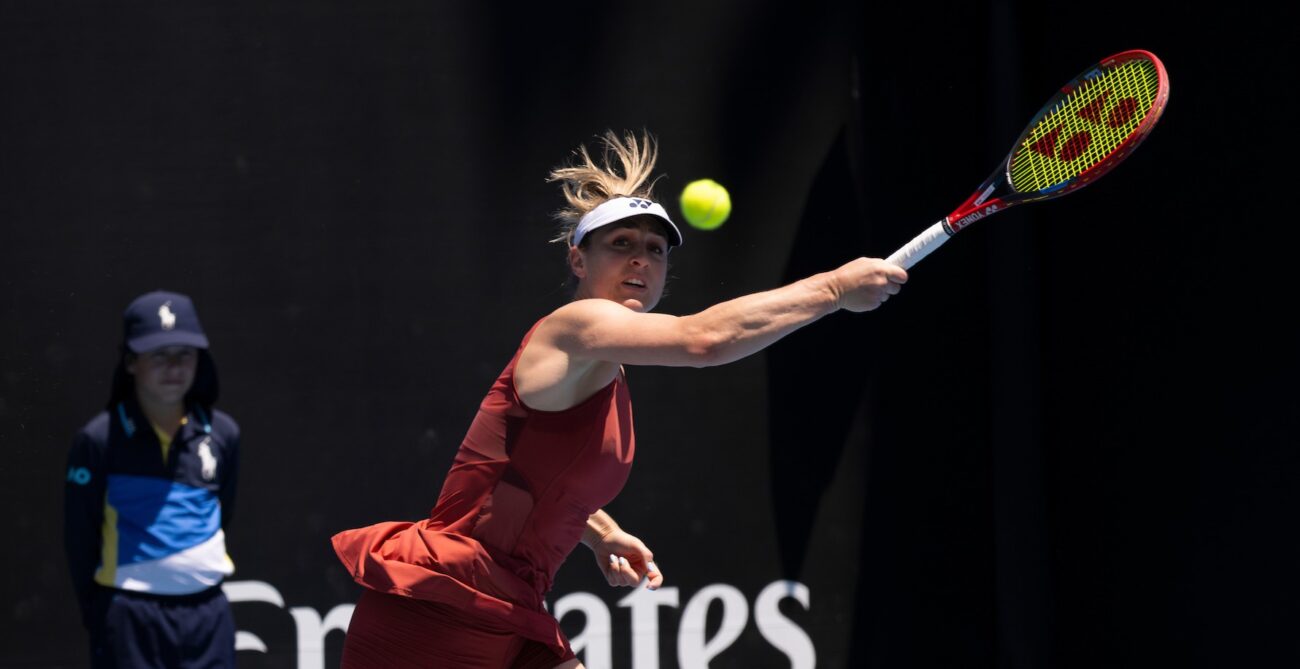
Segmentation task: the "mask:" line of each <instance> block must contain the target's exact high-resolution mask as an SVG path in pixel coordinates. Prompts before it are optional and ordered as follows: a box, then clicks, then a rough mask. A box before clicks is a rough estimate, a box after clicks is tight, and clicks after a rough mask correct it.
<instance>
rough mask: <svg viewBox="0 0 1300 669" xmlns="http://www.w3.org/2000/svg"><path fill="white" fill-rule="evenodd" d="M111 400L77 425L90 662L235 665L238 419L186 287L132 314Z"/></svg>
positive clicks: (73, 543) (73, 457)
mask: <svg viewBox="0 0 1300 669" xmlns="http://www.w3.org/2000/svg"><path fill="white" fill-rule="evenodd" d="M123 326H124V335H123V344H122V349H121V355H120V357H119V359H118V363H117V369H116V371H115V372H114V376H113V387H112V391H111V394H110V396H109V400H108V405H107V406H106V407H105V410H104V411H102V412H100V413H99V415H97V416H95V417H94V418H92V419H91V420H90V422H88V423H86V425H85V426H84V427H82V428H81V430H80V431H79V432H78V433H77V436H76V438H75V440H74V441H73V444H72V449H71V451H70V453H69V455H68V468H67V480H66V483H65V485H64V507H65V508H64V547H65V550H66V552H67V559H68V568H69V571H70V574H71V576H72V584H73V587H74V589H75V591H76V594H77V601H78V604H79V605H80V607H81V616H82V620H83V622H84V624H85V626H86V629H87V631H88V632H89V633H90V647H91V666H93V667H131V668H147V667H160V668H161V667H168V668H176V667H186V668H189V667H233V666H235V624H234V619H233V618H232V616H231V612H230V603H229V602H228V601H227V600H226V598H225V595H224V594H222V591H221V583H222V581H223V580H224V579H225V578H226V577H228V576H230V575H231V574H232V573H233V572H234V564H233V563H232V562H231V559H230V556H229V555H227V553H226V528H227V527H229V525H230V519H231V515H232V511H233V510H234V499H235V488H236V481H237V475H238V471H239V426H238V425H237V424H236V423H235V421H234V420H233V419H232V418H231V417H230V416H228V415H226V414H225V413H223V412H221V411H217V410H216V409H214V408H213V405H214V404H215V403H216V401H217V373H216V367H215V365H214V364H213V362H212V356H211V355H210V354H209V352H208V338H207V336H206V335H205V334H204V332H203V328H202V326H201V325H200V324H199V318H198V313H197V312H196V311H195V309H194V304H193V302H192V301H191V300H190V298H189V297H187V296H185V295H181V294H178V293H170V292H162V291H158V292H153V293H148V294H146V295H142V296H140V297H138V298H136V299H135V300H134V301H133V302H131V304H130V306H128V307H127V309H126V312H125V313H124V314H123Z"/></svg>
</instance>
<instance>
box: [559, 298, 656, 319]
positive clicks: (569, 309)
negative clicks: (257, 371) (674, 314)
mask: <svg viewBox="0 0 1300 669" xmlns="http://www.w3.org/2000/svg"><path fill="white" fill-rule="evenodd" d="M631 313H636V312H635V311H633V310H631V309H629V308H627V307H625V306H623V305H621V304H619V303H617V302H614V301H613V300H605V299H601V298H596V297H593V298H588V299H583V300H574V301H572V302H570V303H568V304H566V305H564V306H562V307H560V308H559V309H556V310H555V311H553V312H551V316H550V317H549V318H547V319H546V320H547V322H548V323H549V322H552V321H554V322H556V323H583V322H588V321H592V320H600V319H604V318H609V317H611V316H617V315H622V314H631Z"/></svg>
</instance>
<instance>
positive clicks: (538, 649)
mask: <svg viewBox="0 0 1300 669" xmlns="http://www.w3.org/2000/svg"><path fill="white" fill-rule="evenodd" d="M602 140H603V145H604V151H603V152H602V156H601V157H602V160H601V161H599V163H598V162H597V161H596V160H593V158H592V156H591V154H590V153H589V152H588V150H587V148H586V147H585V146H584V147H580V148H579V149H578V151H577V152H576V154H575V158H576V160H575V161H574V162H573V163H572V164H569V165H566V166H563V167H560V168H558V169H556V170H554V171H553V172H552V173H551V180H552V181H557V182H559V183H560V184H561V188H562V190H563V192H564V196H565V198H566V199H567V201H568V207H567V208H566V209H564V210H562V211H561V212H559V214H558V217H559V218H560V220H561V222H562V224H563V226H562V231H563V232H562V234H561V235H560V236H559V237H558V238H557V241H562V242H564V243H565V244H566V246H567V249H568V264H569V268H570V270H571V272H572V274H573V277H574V279H575V281H576V289H575V294H574V299H573V300H572V301H571V302H569V303H568V304H566V305H564V306H562V307H560V308H559V309H556V310H555V311H554V312H552V313H550V314H548V315H546V316H544V317H543V318H542V319H541V320H539V321H537V322H536V324H534V325H533V326H532V328H531V329H529V331H528V332H527V333H526V334H525V335H524V336H523V340H522V341H521V342H520V345H519V349H518V350H517V351H516V353H515V355H514V357H512V358H511V359H510V362H509V363H508V364H507V365H506V367H505V369H504V370H503V371H502V372H501V375H500V376H499V377H498V378H497V380H496V382H495V383H494V384H493V386H492V388H491V389H490V390H489V391H488V394H487V396H486V397H485V398H484V399H483V402H482V404H481V405H480V407H479V412H478V415H477V417H476V418H475V419H474V421H473V423H472V424H471V425H470V427H469V431H468V432H467V434H466V435H465V440H464V442H463V443H462V444H461V447H460V450H459V451H458V453H457V455H456V458H455V460H454V462H453V464H452V467H451V470H450V471H449V472H448V473H447V476H446V479H445V481H444V483H443V488H442V494H441V495H440V497H439V498H438V501H437V504H436V505H435V506H434V508H433V510H432V511H431V512H430V515H429V517H428V518H426V519H424V520H421V521H419V522H415V523H410V522H385V523H379V524H377V525H372V526H369V527H364V528H360V529H354V530H349V531H346V532H342V533H340V534H338V535H336V536H335V537H334V539H333V542H334V548H335V551H336V552H337V553H338V556H339V558H340V559H341V560H342V561H343V563H344V565H346V566H347V568H348V570H349V571H350V572H351V574H352V576H353V578H354V579H355V580H356V581H357V582H358V583H360V584H361V585H363V586H365V588H366V590H364V591H363V593H362V595H361V598H360V600H359V602H358V603H357V606H356V609H355V612H354V613H353V617H352V622H351V625H350V627H349V629H348V636H347V640H346V641H345V643H344V651H343V666H344V667H345V668H348V669H359V668H370V667H385V668H392V667H484V668H486V667H546V668H550V667H563V668H565V669H569V668H571V667H579V666H581V665H580V664H579V662H578V660H577V659H576V657H575V655H574V653H573V651H572V650H571V649H570V647H569V643H568V640H567V639H566V638H565V637H564V634H563V633H562V632H561V630H560V628H559V625H558V623H557V621H556V620H555V618H554V617H553V616H551V615H550V614H548V613H547V612H546V611H545V610H544V608H543V606H542V601H543V597H544V596H545V594H546V593H547V592H548V591H549V590H550V588H551V584H552V580H553V579H554V577H555V573H556V571H557V570H558V569H559V567H560V564H561V563H562V562H563V561H564V560H565V558H566V557H567V556H568V555H569V553H570V552H571V551H572V550H573V549H574V548H575V547H576V546H577V545H578V544H579V543H582V544H584V545H586V546H587V547H588V548H589V549H591V551H592V552H593V553H594V555H595V558H596V562H597V564H598V565H599V566H600V568H601V570H602V571H603V572H604V574H605V576H606V579H607V580H608V581H609V583H610V584H612V585H635V584H638V583H640V582H642V581H645V582H646V584H647V587H650V588H657V587H659V585H660V584H661V583H662V582H663V574H662V573H660V572H659V571H658V569H657V568H656V566H655V564H654V556H653V553H651V551H650V550H649V549H648V548H647V547H646V545H645V544H644V543H642V542H641V540H639V539H637V538H636V537H634V536H632V535H630V534H628V533H627V532H624V531H623V530H622V529H621V528H619V526H618V524H617V523H616V522H615V521H614V519H612V518H610V517H609V515H607V514H606V513H604V512H603V511H601V507H602V506H604V505H605V504H607V503H609V502H610V500H612V499H614V497H615V496H616V495H617V494H618V492H619V490H620V489H622V487H623V484H624V482H625V481H626V480H627V476H628V471H629V469H630V467H631V465H632V458H633V455H634V452H635V449H636V440H635V437H634V434H633V425H632V400H631V396H630V394H629V391H628V381H627V376H626V374H625V371H624V365H665V366H676V367H704V366H711V365H721V364H725V363H728V362H732V361H734V360H739V359H741V358H744V357H745V356H748V355H751V354H753V353H756V352H758V351H761V350H763V349H764V348H765V347H767V346H768V345H770V344H772V343H773V342H775V341H777V340H778V339H780V338H782V337H783V336H785V335H787V334H789V333H790V332H793V331H794V330H796V329H798V328H801V327H803V326H805V325H808V324H809V323H812V322H813V321H816V320H818V319H819V318H821V317H823V316H825V315H827V314H829V313H832V312H834V311H837V310H839V309H847V310H849V311H869V310H872V309H875V308H876V307H879V306H880V305H881V304H882V303H884V302H885V300H887V299H889V297H890V296H891V295H896V294H898V291H899V290H900V288H901V287H902V284H903V283H904V282H905V281H906V280H907V273H906V272H904V271H903V270H902V269H900V268H898V267H897V266H894V265H891V264H889V263H887V262H885V261H883V260H878V259H867V258H859V259H857V260H854V261H852V262H849V263H848V264H846V265H844V266H842V267H839V268H838V269H835V270H833V271H830V272H826V273H824V274H818V275H815V276H811V277H808V278H806V279H803V280H801V281H797V282H795V283H793V284H790V285H787V286H784V287H782V288H778V289H775V290H771V291H767V292H762V293H756V294H752V295H746V296H744V297H739V298H736V299H734V300H730V301H727V302H723V303H720V304H717V305H715V306H713V307H710V308H708V309H706V310H704V311H702V312H700V313H697V314H693V315H690V316H681V317H678V316H670V315H666V314H655V313H651V310H652V309H654V307H655V305H656V304H657V303H658V302H659V298H660V296H661V295H662V294H663V290H664V283H665V281H666V277H667V269H668V255H669V252H670V251H671V250H672V249H673V248H675V247H677V246H680V245H681V243H682V234H681V231H680V230H679V229H678V227H677V225H676V224H674V223H673V221H672V220H671V218H670V217H669V216H668V213H667V212H666V211H665V210H664V207H663V206H662V205H660V204H659V203H658V202H656V201H655V200H654V197H653V194H652V192H651V186H652V185H653V182H652V180H651V179H650V175H651V171H652V170H653V168H654V163H655V158H656V154H657V147H656V144H655V142H654V140H653V138H651V137H650V136H649V135H644V136H642V137H640V138H638V137H636V136H635V135H632V134H626V135H624V136H622V137H620V136H618V135H616V134H614V133H612V132H607V133H606V134H605V135H604V137H603V138H602ZM615 163H617V165H615Z"/></svg>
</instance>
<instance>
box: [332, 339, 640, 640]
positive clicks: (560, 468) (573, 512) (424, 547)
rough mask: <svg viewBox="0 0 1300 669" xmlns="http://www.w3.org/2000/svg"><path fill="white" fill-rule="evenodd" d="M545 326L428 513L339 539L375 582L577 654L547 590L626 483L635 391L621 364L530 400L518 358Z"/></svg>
mask: <svg viewBox="0 0 1300 669" xmlns="http://www.w3.org/2000/svg"><path fill="white" fill-rule="evenodd" d="M540 324H541V321H539V322H538V323H537V324H536V325H533V327H532V329H530V330H529V331H528V333H527V334H526V335H525V336H524V339H523V341H522V342H521V343H520V344H519V349H518V350H517V351H516V352H515V355H514V357H513V358H511V360H510V363H509V364H508V365H506V368H505V369H504V370H503V371H502V372H501V375H500V376H499V377H498V378H497V380H496V382H495V383H493V384H492V389H491V390H490V391H488V394H487V397H485V398H483V403H482V404H481V405H480V406H479V411H478V415H477V416H476V417H475V418H474V422H473V423H472V424H471V425H470V428H469V431H468V433H467V434H466V435H465V440H464V442H462V443H461V446H460V450H459V451H458V452H457V453H456V459H455V461H454V462H453V464H452V467H451V470H450V471H449V472H448V473H447V478H446V480H445V481H444V483H443V487H442V493H441V495H440V496H439V497H438V503H437V505H436V506H434V507H433V510H432V511H430V513H429V517H428V518H427V519H425V520H422V521H420V522H416V523H409V522H386V523H379V524H377V525H371V526H369V527H363V528H359V529H354V530H348V531H345V532H341V533H339V534H336V535H335V536H334V538H333V543H334V550H335V552H336V553H338V556H339V559H340V560H342V561H343V564H344V565H345V566H346V567H347V568H348V571H349V572H350V573H351V574H352V577H353V578H354V579H355V580H356V582H357V583H360V584H361V585H363V586H365V587H367V588H370V589H371V590H375V591H377V592H382V593H391V594H394V595H401V596H404V597H409V598H413V599H416V600H423V601H427V602H432V603H435V604H437V605H439V606H440V608H441V609H444V610H448V609H449V610H451V611H452V612H457V611H458V612H461V613H462V614H463V615H464V616H465V617H466V619H468V620H482V621H485V622H486V623H488V625H489V626H490V627H492V628H495V629H504V630H508V631H510V632H513V633H515V634H518V635H519V636H521V637H524V638H525V639H528V640H532V641H536V642H540V643H542V644H545V646H547V647H548V648H549V649H550V650H551V651H553V652H554V653H555V654H556V655H557V656H558V657H572V651H570V650H569V646H568V640H567V639H566V638H565V637H564V634H563V633H562V632H561V631H560V628H559V624H558V623H557V622H556V620H555V618H554V617H553V616H551V615H550V614H549V613H547V612H546V611H545V610H544V609H543V608H542V598H543V596H544V595H545V594H546V593H547V591H549V590H550V589H551V584H552V582H553V580H554V578H555V572H556V571H557V570H558V569H559V567H560V564H561V563H562V562H564V559H565V558H566V557H567V556H568V555H569V553H570V552H571V551H572V550H573V549H574V548H575V547H576V546H577V545H578V542H579V540H580V539H581V538H582V533H583V530H584V529H585V528H586V522H587V517H588V516H590V515H591V514H592V513H594V512H595V511H596V510H598V509H600V508H601V507H603V506H605V505H606V504H608V503H609V502H610V501H611V500H612V499H614V497H615V496H616V495H617V494H618V492H619V491H620V490H622V488H623V484H624V483H625V482H626V481H627V476H628V473H629V471H630V469H631V467H632V456H633V452H634V451H635V438H634V436H633V430H632V401H631V397H630V395H629V394H628V390H627V381H626V379H625V378H624V375H623V374H622V373H621V372H620V373H619V375H618V377H617V378H615V379H614V381H612V382H611V383H610V384H609V385H607V386H605V387H604V388H602V389H601V390H599V391H597V392H596V393H595V394H594V395H592V396H591V397H589V398H587V399H586V400H584V401H583V402H581V403H580V404H578V405H577V406H574V407H572V408H570V409H566V410H564V411H555V412H550V411H535V410H532V409H529V408H528V407H527V406H525V405H524V403H523V401H521V400H520V398H519V394H518V393H517V392H515V384H514V371H515V365H516V363H517V362H518V361H519V355H520V354H521V353H522V352H523V350H524V346H526V345H527V344H528V340H529V339H530V338H531V337H532V334H533V332H534V331H535V330H536V329H537V325H540ZM360 611H361V607H358V613H360ZM355 623H356V621H355V620H354V624H355Z"/></svg>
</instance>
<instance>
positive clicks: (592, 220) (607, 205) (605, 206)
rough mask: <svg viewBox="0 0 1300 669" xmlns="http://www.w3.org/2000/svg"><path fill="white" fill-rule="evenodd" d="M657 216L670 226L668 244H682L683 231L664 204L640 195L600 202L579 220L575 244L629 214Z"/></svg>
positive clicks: (574, 237) (575, 233) (574, 233)
mask: <svg viewBox="0 0 1300 669" xmlns="http://www.w3.org/2000/svg"><path fill="white" fill-rule="evenodd" d="M642 215H649V216H656V217H658V218H661V219H663V222H664V224H665V226H666V227H667V228H668V246H670V247H672V246H681V245H682V231H681V230H678V229H677V225H676V224H675V223H673V220H672V219H671V218H668V212H667V211H664V208H663V205H661V204H659V203H658V202H652V201H650V200H647V199H644V198H639V197H622V196H619V197H616V198H613V199H611V200H606V201H605V202H602V203H600V206H598V207H596V208H595V209H592V210H591V211H589V212H587V215H586V216H583V217H582V220H580V221H578V227H577V228H575V229H574V230H573V245H574V246H577V245H579V244H581V243H582V238H583V237H586V236H587V233H589V232H591V231H592V230H595V229H596V228H599V227H601V226H604V225H609V224H610V223H613V222H615V221H621V220H623V219H625V218H627V217H629V216H642Z"/></svg>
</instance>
